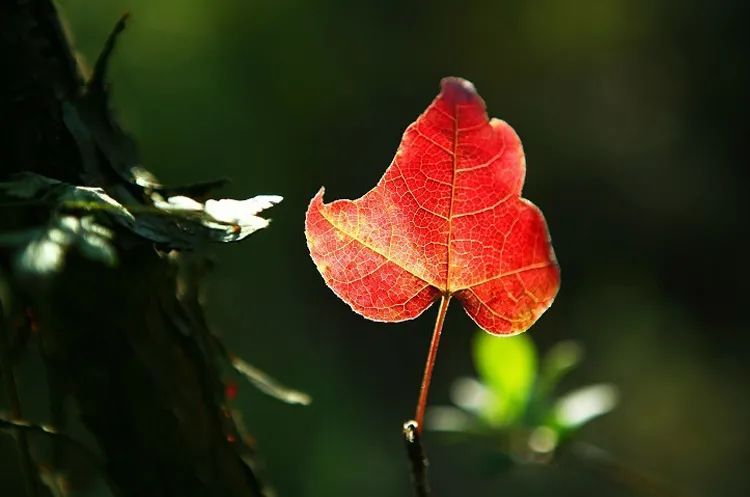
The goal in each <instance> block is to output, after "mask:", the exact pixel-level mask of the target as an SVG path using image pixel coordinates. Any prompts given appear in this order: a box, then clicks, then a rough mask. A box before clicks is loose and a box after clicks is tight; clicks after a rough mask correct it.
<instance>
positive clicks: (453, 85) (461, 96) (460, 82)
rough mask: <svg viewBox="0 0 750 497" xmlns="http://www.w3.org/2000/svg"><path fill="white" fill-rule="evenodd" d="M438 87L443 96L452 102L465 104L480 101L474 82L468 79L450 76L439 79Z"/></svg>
mask: <svg viewBox="0 0 750 497" xmlns="http://www.w3.org/2000/svg"><path fill="white" fill-rule="evenodd" d="M440 88H441V90H442V91H441V93H442V96H443V98H444V99H445V100H446V101H447V102H448V103H452V104H467V103H471V102H475V101H477V100H479V101H481V97H480V96H479V94H478V93H477V89H476V88H475V87H474V83H472V82H471V81H469V80H466V79H463V78H458V77H455V76H450V77H447V78H443V79H442V80H441V81H440Z"/></svg>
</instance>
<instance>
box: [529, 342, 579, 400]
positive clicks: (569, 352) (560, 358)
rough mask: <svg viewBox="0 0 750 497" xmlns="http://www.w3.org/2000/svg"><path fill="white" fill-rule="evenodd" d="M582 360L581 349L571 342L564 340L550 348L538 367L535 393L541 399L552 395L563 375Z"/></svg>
mask: <svg viewBox="0 0 750 497" xmlns="http://www.w3.org/2000/svg"><path fill="white" fill-rule="evenodd" d="M581 359H583V347H581V346H580V345H579V344H578V343H577V342H575V341H573V340H564V341H562V342H558V343H556V344H555V345H553V346H552V348H551V349H549V351H548V352H547V353H546V354H545V355H544V358H543V359H542V362H541V365H540V367H539V379H538V380H537V392H538V393H539V395H540V396H541V397H546V396H548V395H550V394H551V393H552V391H553V390H554V389H555V387H556V386H557V385H558V383H559V382H560V380H562V379H563V378H564V377H565V375H567V374H568V373H569V372H570V371H572V370H573V369H575V367H576V366H578V364H579V363H580V362H581Z"/></svg>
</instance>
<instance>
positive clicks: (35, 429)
mask: <svg viewBox="0 0 750 497" xmlns="http://www.w3.org/2000/svg"><path fill="white" fill-rule="evenodd" d="M2 429H9V430H14V431H16V432H23V433H38V434H40V435H43V436H46V437H50V438H52V439H53V440H56V441H59V442H62V443H64V444H66V445H69V446H71V447H74V448H75V449H76V450H77V451H78V452H80V453H81V454H83V455H84V456H85V457H86V458H87V459H88V460H89V461H90V462H91V463H92V464H93V465H94V466H95V467H96V469H99V470H102V471H103V470H104V464H103V463H102V461H101V460H100V459H99V456H97V455H96V454H95V453H94V452H92V451H91V450H90V449H89V448H88V447H86V446H85V445H84V444H82V443H81V442H79V441H78V440H76V439H75V438H73V437H71V436H69V435H67V434H65V433H62V432H59V431H57V430H56V429H54V428H52V427H51V426H47V425H40V424H34V423H30V422H28V421H24V420H17V419H13V420H11V419H6V418H5V417H4V416H3V415H2V414H0V430H2Z"/></svg>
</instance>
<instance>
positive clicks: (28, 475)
mask: <svg viewBox="0 0 750 497" xmlns="http://www.w3.org/2000/svg"><path fill="white" fill-rule="evenodd" d="M0 368H2V369H3V373H4V374H3V375H2V376H3V380H4V383H5V390H6V395H7V396H8V400H9V402H10V414H11V417H12V420H13V421H21V419H22V416H23V413H22V411H21V399H20V397H19V395H18V383H17V382H16V375H15V373H14V372H13V366H12V365H11V363H10V338H9V337H8V332H7V330H6V328H5V311H4V309H3V304H2V302H0ZM16 444H17V445H18V453H19V456H20V459H21V471H22V472H23V476H24V482H25V485H26V495H28V496H29V497H38V496H39V491H38V487H37V477H36V471H35V470H34V462H33V459H32V458H31V449H30V448H29V439H28V438H27V436H26V431H24V430H21V429H16Z"/></svg>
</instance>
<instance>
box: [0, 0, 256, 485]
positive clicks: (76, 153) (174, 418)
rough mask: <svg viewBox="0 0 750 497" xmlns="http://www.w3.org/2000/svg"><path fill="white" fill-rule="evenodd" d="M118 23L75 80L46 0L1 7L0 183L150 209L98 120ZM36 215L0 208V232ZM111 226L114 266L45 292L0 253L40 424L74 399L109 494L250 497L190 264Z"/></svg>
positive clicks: (127, 152)
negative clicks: (23, 318)
mask: <svg viewBox="0 0 750 497" xmlns="http://www.w3.org/2000/svg"><path fill="white" fill-rule="evenodd" d="M123 26H124V21H123V22H121V23H120V24H118V27H117V28H116V29H115V33H114V34H113V36H112V37H111V39H110V40H109V42H108V44H107V46H106V47H105V51H104V53H103V55H102V57H101V58H100V60H99V61H98V62H97V64H96V66H95V67H94V72H93V76H92V77H91V78H90V79H84V77H83V76H82V73H83V71H82V70H81V68H80V67H79V65H78V63H77V61H76V60H75V58H74V57H73V55H72V51H71V47H70V45H69V42H68V40H67V39H66V37H65V35H64V32H63V29H62V27H61V22H60V19H59V18H58V14H57V12H56V11H55V8H54V6H53V4H52V3H51V1H50V0H25V1H24V0H3V1H2V2H0V47H1V50H2V62H3V64H2V65H3V68H4V70H3V71H2V75H0V80H2V85H3V88H2V94H1V95H0V181H5V180H7V179H8V178H10V177H12V176H13V175H14V174H15V173H18V172H23V171H31V172H34V173H38V174H41V175H44V176H47V177H50V178H54V179H57V180H61V181H64V182H66V183H70V184H76V185H88V186H97V187H102V188H103V189H104V190H105V191H106V192H107V193H108V194H109V195H111V196H112V197H113V198H115V199H117V200H118V201H120V202H122V203H123V204H128V205H144V206H148V205H149V199H148V197H147V195H146V194H145V193H144V190H143V188H141V187H140V186H139V185H138V184H137V182H135V181H134V180H133V177H132V174H131V172H130V171H131V168H132V167H133V166H135V165H137V164H138V163H139V162H138V157H137V154H136V149H135V147H134V145H133V143H132V141H131V140H130V139H129V137H128V136H127V135H126V134H125V133H123V132H122V131H121V129H120V128H119V127H118V126H117V124H116V121H115V120H114V119H113V117H112V115H111V114H110V112H109V109H108V101H107V92H106V85H105V82H104V74H105V69H106V62H107V58H108V56H109V52H110V51H111V49H112V45H113V44H114V37H115V36H114V35H116V34H117V32H119V31H120V30H121V29H122V27H123ZM49 215H50V212H49V209H47V210H45V209H40V208H38V207H37V208H9V207H3V208H2V209H0V229H2V230H6V231H7V230H13V229H20V228H23V227H25V226H28V225H30V224H33V223H44V222H45V221H46V219H47V218H48V217H49ZM114 224H116V223H114ZM113 229H114V230H115V232H116V236H115V240H114V244H115V247H116V249H117V253H118V257H119V262H118V264H117V266H115V267H111V268H110V267H104V266H102V265H100V264H99V263H97V262H94V261H90V260H87V259H85V258H84V257H81V256H76V255H75V254H71V255H70V256H69V257H68V258H67V260H66V265H65V268H64V269H63V270H62V271H61V272H60V273H59V274H57V275H55V277H54V278H49V279H45V280H44V281H39V280H36V279H27V278H22V277H18V276H17V275H16V276H14V275H15V274H16V273H14V269H13V260H12V254H11V253H10V251H9V250H5V249H0V261H1V263H2V269H1V270H0V272H2V273H4V274H5V275H6V278H8V280H9V282H8V284H9V285H10V286H11V289H12V291H13V301H12V303H11V305H10V306H9V308H7V309H6V311H7V313H8V314H11V315H13V314H14V313H15V314H18V313H19V312H26V310H27V309H30V311H31V313H32V314H33V319H34V320H35V323H34V324H35V328H37V329H38V333H37V336H38V339H39V341H40V344H41V351H42V356H43V359H44V362H45V364H46V366H47V368H48V372H49V377H50V378H51V379H52V381H51V382H50V387H51V389H52V391H53V396H55V397H56V398H57V399H58V401H56V402H53V409H56V410H57V412H53V415H52V417H53V420H55V421H59V420H60V419H61V418H62V416H61V413H62V411H61V407H60V405H61V403H60V402H59V399H60V398H61V397H63V396H67V397H71V398H73V399H74V400H75V402H76V404H77V406H78V412H80V417H81V421H82V422H83V424H84V425H85V427H86V428H87V429H88V430H89V431H90V432H91V433H92V434H93V436H94V438H95V440H96V442H97V443H98V450H99V451H100V452H101V453H102V455H103V467H104V471H105V472H106V475H105V476H106V479H107V481H108V482H109V483H110V485H111V486H112V490H113V492H114V493H115V495H118V496H123V497H125V496H127V497H136V496H137V497H143V496H154V497H156V496H164V497H166V496H180V497H189V496H196V497H197V496H201V497H206V496H216V497H219V496H221V497H232V496H236V497H239V496H243V497H247V496H260V495H262V493H263V492H262V488H261V486H260V484H259V482H258V480H257V478H256V476H255V472H254V471H253V469H252V462H253V458H252V454H251V450H250V449H249V447H248V446H246V445H245V444H244V443H243V442H242V437H241V436H240V435H239V434H238V433H237V429H236V426H235V424H234V422H233V420H232V417H231V415H230V414H229V411H228V410H227V409H226V407H225V406H224V394H223V385H222V382H221V377H220V364H219V362H220V357H221V354H220V353H219V352H218V348H217V347H216V345H215V342H214V338H213V337H212V336H211V335H210V332H209V330H208V329H207V326H206V323H205V321H204V318H203V313H202V310H201V307H200V304H199V302H198V298H197V284H198V283H197V280H198V278H197V277H195V274H196V273H197V272H200V271H199V269H200V267H201V265H202V264H203V260H202V259H201V257H200V256H199V255H195V254H194V255H192V256H191V258H190V259H189V260H186V259H185V257H183V256H181V255H179V254H177V253H176V252H174V251H169V250H166V249H164V250H160V248H164V247H157V246H155V244H154V243H153V242H152V241H149V240H146V239H144V238H141V237H139V236H137V235H135V234H133V233H130V232H127V230H125V229H122V228H121V227H117V226H113ZM196 268H198V269H196ZM11 331H13V330H11ZM15 333H16V334H17V335H18V333H19V332H18V331H16V332H15ZM12 338H13V339H14V342H18V341H19V340H21V339H22V337H20V336H14V337H12ZM0 493H2V492H1V491H0Z"/></svg>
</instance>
